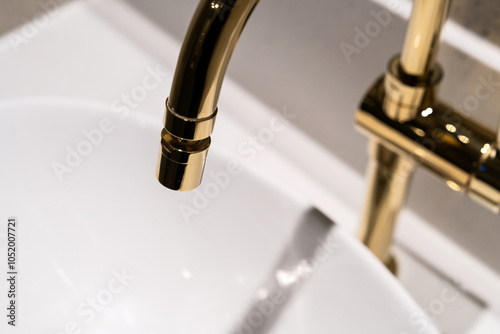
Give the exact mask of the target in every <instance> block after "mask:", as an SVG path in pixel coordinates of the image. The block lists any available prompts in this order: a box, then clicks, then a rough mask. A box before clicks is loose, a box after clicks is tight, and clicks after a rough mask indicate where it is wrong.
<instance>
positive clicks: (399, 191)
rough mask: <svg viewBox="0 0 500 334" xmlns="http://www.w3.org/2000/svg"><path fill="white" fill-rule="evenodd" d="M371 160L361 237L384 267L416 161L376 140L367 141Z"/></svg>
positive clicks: (390, 257)
mask: <svg viewBox="0 0 500 334" xmlns="http://www.w3.org/2000/svg"><path fill="white" fill-rule="evenodd" d="M369 152H370V157H371V163H370V167H369V174H368V182H369V187H368V193H367V199H366V202H365V208H364V212H363V217H362V224H361V230H360V235H359V237H360V239H361V240H362V241H363V243H364V244H365V245H366V246H367V247H368V248H369V249H370V250H371V251H372V252H373V253H374V254H375V255H376V256H377V257H378V258H379V259H380V260H381V261H382V262H384V263H385V264H386V265H387V266H389V265H390V264H391V263H392V265H393V267H394V270H395V263H394V259H393V257H392V256H391V253H390V247H389V246H390V245H391V243H392V235H393V232H394V228H395V224H396V221H397V216H398V214H399V211H400V210H401V208H402V206H403V204H404V202H405V199H406V193H407V191H408V187H409V184H410V178H411V176H412V174H413V171H414V169H415V161H414V160H413V159H411V158H410V157H405V156H404V155H400V154H397V153H394V152H393V151H392V150H390V149H388V148H387V147H385V146H384V145H382V144H380V143H379V142H376V141H372V142H371V143H370V148H369Z"/></svg>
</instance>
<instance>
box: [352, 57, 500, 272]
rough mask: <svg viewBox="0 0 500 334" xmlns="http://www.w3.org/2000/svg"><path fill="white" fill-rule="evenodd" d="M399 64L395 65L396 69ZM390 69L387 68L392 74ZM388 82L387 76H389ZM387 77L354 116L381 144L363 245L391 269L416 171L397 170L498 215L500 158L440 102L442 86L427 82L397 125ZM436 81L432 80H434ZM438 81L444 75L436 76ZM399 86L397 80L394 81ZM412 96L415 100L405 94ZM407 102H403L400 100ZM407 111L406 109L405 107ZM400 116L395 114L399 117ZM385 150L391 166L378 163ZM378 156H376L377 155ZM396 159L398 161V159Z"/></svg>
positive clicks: (489, 137) (487, 138) (485, 138)
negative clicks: (421, 173) (421, 175)
mask: <svg viewBox="0 0 500 334" xmlns="http://www.w3.org/2000/svg"><path fill="white" fill-rule="evenodd" d="M395 62H397V60H392V61H391V63H392V64H394V63H395ZM390 68H391V66H389V71H390ZM386 77H387V76H386ZM386 77H382V78H380V79H379V80H377V81H376V83H375V84H374V85H373V86H372V87H371V89H370V90H369V91H368V93H367V95H366V96H365V98H364V99H363V101H362V103H361V105H360V108H359V109H358V111H357V112H356V115H355V123H356V125H357V127H358V128H359V129H360V130H361V131H362V132H364V133H366V134H367V135H368V136H369V137H370V138H371V140H372V141H374V142H376V143H377V146H375V148H376V150H375V151H372V152H371V154H372V163H371V164H372V167H371V168H370V171H369V182H370V184H369V191H368V194H367V199H366V204H365V211H364V214H363V220H362V224H361V235H360V236H361V239H362V240H363V242H364V243H365V244H366V245H367V247H368V248H370V250H372V251H373V252H374V253H375V255H377V256H378V257H379V258H380V259H381V260H382V261H383V262H384V263H385V264H386V265H387V266H389V265H391V261H392V260H391V254H390V247H391V239H392V234H393V231H394V226H395V224H396V220H397V215H398V212H399V210H400V208H401V207H402V204H403V203H404V201H405V198H406V192H407V189H408V187H409V180H410V177H411V173H412V171H413V170H412V169H411V168H409V167H407V168H399V170H398V169H397V168H395V167H394V166H397V164H396V163H395V161H398V159H402V161H404V162H405V163H406V166H413V165H414V166H415V167H416V166H422V167H424V168H425V169H427V170H429V171H430V172H432V174H433V175H436V176H438V177H439V178H441V179H443V180H444V181H445V182H446V184H447V185H448V186H449V187H450V188H451V189H452V190H454V191H461V192H464V193H467V194H469V195H470V196H471V197H472V198H474V199H476V200H479V201H480V202H481V203H483V204H485V205H486V206H487V207H489V208H491V209H493V210H495V211H497V212H498V210H499V207H500V153H499V151H498V146H497V139H496V134H495V132H494V131H493V130H491V129H489V128H488V127H486V126H484V125H482V124H480V123H478V122H476V121H474V120H472V119H470V118H468V117H466V116H465V115H464V114H462V113H461V112H460V111H457V110H455V109H454V108H453V107H451V106H449V105H447V104H445V103H443V102H441V101H439V100H438V99H437V98H436V94H435V90H436V85H437V84H438V83H439V80H429V81H427V84H426V86H425V90H428V92H423V93H422V94H421V95H420V96H427V97H426V98H421V99H420V100H419V101H420V106H418V108H417V110H418V113H417V114H416V115H415V117H414V118H412V119H408V120H406V121H401V120H399V119H397V118H396V119H394V118H393V117H391V116H392V115H394V111H393V110H391V113H392V114H391V115H388V113H387V110H386V108H387V106H390V108H396V109H397V104H395V103H388V101H387V100H388V99H390V98H391V97H388V96H387V92H386V87H387V85H386V82H387V81H386ZM431 77H432V75H431ZM437 77H438V78H440V77H441V75H439V76H437ZM394 78H395V79H394V80H398V76H397V75H396V76H394ZM406 92H408V94H414V92H412V91H411V90H406ZM401 100H404V97H403V98H401ZM401 108H403V109H405V111H404V112H406V110H407V107H406V105H403V104H401ZM398 113H399V111H396V113H395V114H398ZM381 148H384V149H383V150H384V151H387V152H391V153H390V154H389V153H386V155H389V156H391V155H392V156H393V157H392V159H393V160H387V161H389V162H392V164H391V163H388V162H385V163H384V164H382V163H381V161H383V160H382V159H381V158H380V152H381ZM374 152H375V153H374ZM396 157H398V158H396Z"/></svg>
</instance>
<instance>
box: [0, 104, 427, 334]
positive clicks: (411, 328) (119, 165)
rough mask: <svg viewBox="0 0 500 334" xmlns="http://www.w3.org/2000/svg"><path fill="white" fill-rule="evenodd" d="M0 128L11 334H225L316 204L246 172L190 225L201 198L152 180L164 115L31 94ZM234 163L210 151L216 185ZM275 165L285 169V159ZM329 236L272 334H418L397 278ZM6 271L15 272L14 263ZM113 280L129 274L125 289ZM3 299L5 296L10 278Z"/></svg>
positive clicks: (341, 238) (10, 109)
mask: <svg viewBox="0 0 500 334" xmlns="http://www.w3.org/2000/svg"><path fill="white" fill-rule="evenodd" d="M103 119H109V123H110V124H112V126H113V131H112V132H110V133H108V134H105V135H103V137H102V139H101V141H100V142H99V144H98V145H96V146H95V147H94V149H93V150H92V152H91V153H90V154H88V156H86V157H84V159H83V161H82V162H81V164H79V165H78V166H76V167H74V170H73V171H72V172H71V173H70V174H65V175H64V179H63V182H59V180H58V178H57V177H56V175H55V173H54V171H53V169H52V167H51V165H52V164H53V162H54V161H58V162H64V159H65V156H66V154H67V151H68V150H67V146H68V145H69V146H70V147H78V145H79V144H78V143H80V142H81V141H82V140H85V136H84V135H82V131H83V130H88V131H90V130H91V129H94V128H96V125H97V124H100V123H101V122H102V120H103ZM0 124H1V126H0V128H1V130H2V131H0V136H1V138H0V140H1V141H2V142H3V143H8V145H3V146H2V151H1V154H2V155H3V156H6V157H9V160H8V163H7V164H4V165H2V169H1V173H0V182H1V184H2V185H3V187H2V188H3V191H1V192H0V203H2V209H1V212H0V215H1V216H2V217H6V216H16V217H17V218H18V221H19V225H18V235H19V238H18V240H19V248H18V272H19V283H18V291H19V297H18V305H19V308H18V316H19V318H18V327H17V328H16V329H12V328H11V327H8V326H6V325H5V323H3V324H2V325H1V326H3V327H4V328H7V332H8V333H14V332H20V333H33V332H35V331H37V332H43V333H53V332H60V331H62V330H64V328H65V327H66V326H70V327H71V328H78V329H81V330H82V331H83V332H85V333H104V332H106V333H137V332H138V331H139V332H141V333H165V332H174V333H190V334H192V333H207V332H209V333H228V332H229V331H230V330H231V329H232V328H233V327H234V326H235V324H237V323H238V321H239V319H240V318H241V317H242V316H244V314H245V311H246V309H247V308H248V306H249V305H251V303H252V302H253V301H254V300H255V296H256V295H257V294H258V292H259V291H260V290H259V288H260V286H261V284H262V282H264V281H265V279H266V278H267V277H269V276H270V275H271V276H273V271H274V270H275V269H276V268H275V265H276V263H277V261H278V259H279V258H280V256H283V254H282V251H283V250H284V249H287V250H290V247H288V248H286V245H287V243H288V242H289V240H290V238H291V235H292V234H293V232H294V230H295V229H297V228H298V224H299V223H300V222H301V219H302V216H303V215H304V213H305V212H306V210H307V209H308V207H309V203H308V201H307V200H304V199H303V198H302V197H301V196H298V195H296V194H294V192H293V191H292V190H293V189H288V187H286V186H283V185H278V184H274V182H273V181H272V180H270V179H268V178H267V177H266V176H265V174H264V173H263V171H262V170H260V171H259V170H255V169H254V168H251V167H248V166H247V167H245V168H244V170H243V171H242V172H241V174H239V175H237V176H234V177H233V178H231V180H230V182H229V185H227V186H226V187H224V188H223V189H220V192H219V193H218V195H217V196H214V198H212V199H210V200H209V205H207V206H206V207H205V208H203V209H200V210H203V212H202V214H200V215H197V216H196V217H195V218H194V219H192V220H191V221H190V222H189V223H187V222H186V221H184V220H183V219H182V216H180V215H179V206H180V205H182V204H187V205H190V204H191V203H193V202H192V201H193V198H194V197H196V196H199V193H197V192H188V193H177V192H172V191H168V190H166V189H165V188H163V187H162V186H161V185H159V184H158V182H157V181H156V179H155V177H154V165H155V161H156V154H157V148H158V143H159V136H158V134H159V131H160V128H161V123H159V122H158V121H157V120H156V119H154V118H152V117H149V116H144V115H133V116H131V117H129V118H127V119H120V118H119V116H118V115H116V114H115V113H113V112H111V111H110V110H109V108H108V107H107V106H106V105H104V106H103V105H102V104H100V103H95V102H92V101H85V100H83V101H82V100H77V99H61V98H26V99H22V100H10V101H3V102H2V104H1V105H0ZM227 126H228V127H229V128H232V129H239V130H240V131H241V132H244V130H243V129H242V128H240V127H239V126H238V124H233V123H231V122H228V124H227ZM224 129H225V127H223V128H222V129H221V131H223V132H224ZM230 158H234V157H231V156H230V155H229V156H228V154H224V153H223V152H220V151H219V150H218V149H217V148H214V149H213V150H212V152H211V163H210V164H209V165H208V166H207V170H206V175H210V174H211V173H217V172H220V171H221V170H224V169H225V166H226V163H227V162H228V160H229V159H230ZM273 167H275V168H280V169H283V170H286V162H281V163H279V162H278V161H276V164H275V165H273ZM202 189H203V187H202ZM197 194H198V195H197ZM2 228H3V230H2V233H6V231H5V225H4V226H3V227H2ZM305 231H306V232H307V228H306V230H305ZM330 233H331V235H330V236H328V235H324V236H323V237H324V238H328V239H329V242H331V243H332V244H334V245H335V247H334V251H333V252H331V253H329V256H326V257H325V256H324V255H323V256H321V261H319V265H318V269H317V270H316V271H314V272H313V273H312V274H311V276H310V277H309V278H307V279H304V281H303V283H302V284H301V286H300V289H298V290H297V291H296V295H295V296H294V298H293V299H291V300H290V301H288V300H287V301H286V303H287V304H288V303H290V305H289V306H288V307H287V308H286V309H285V311H284V312H283V314H282V317H280V318H279V319H278V320H277V322H276V328H275V331H274V332H275V333H290V332H291V331H293V332H298V331H297V328H300V331H299V332H301V333H310V332H314V333H331V331H332V330H333V331H339V332H342V333H366V332H370V333H393V332H394V333H399V332H401V331H407V332H408V333H422V332H423V331H421V327H419V326H416V325H415V324H414V323H411V322H408V319H409V317H411V316H414V315H415V314H418V312H419V311H418V310H419V309H418V307H416V305H415V303H414V302H413V301H412V300H411V298H409V297H408V295H407V294H406V292H405V291H404V290H403V289H402V288H401V286H400V285H399V283H398V282H397V281H396V280H395V279H394V277H392V275H390V274H389V273H388V272H387V271H386V270H385V268H383V267H382V266H381V265H380V263H379V262H378V261H377V260H376V259H375V258H373V257H372V255H371V254H369V253H368V251H367V250H366V249H365V248H364V247H363V246H362V245H360V244H359V243H358V242H357V241H355V240H354V239H352V237H351V236H349V235H346V234H345V233H344V232H342V231H341V230H340V229H339V228H338V227H334V228H333V229H332V230H331V232H330ZM4 246H5V245H4ZM298 247H299V248H300V245H298ZM292 250H294V249H292ZM299 251H300V249H299ZM318 259H319V258H318ZM297 260H300V258H298V259H297ZM0 262H1V263H2V266H1V267H3V268H5V267H6V262H5V258H4V257H2V259H1V260H0ZM299 262H300V261H299ZM283 269H287V268H283ZM117 272H119V273H125V275H126V276H130V277H131V278H130V279H128V280H126V283H123V282H121V281H119V280H116V277H117V274H116V273H117ZM0 289H1V291H6V289H7V286H6V284H5V282H4V281H2V284H0ZM118 290H119V291H118ZM107 291H108V292H107ZM109 291H112V293H111V294H110V293H109ZM115 291H117V292H115ZM89 298H90V299H89ZM92 298H94V302H95V300H97V306H96V307H95V310H96V311H92V306H91V305H92V304H91V303H92ZM359 319H363V321H358V320H359ZM418 319H423V317H422V316H419V317H418ZM73 323H74V325H73ZM68 324H69V325H68ZM73 326H76V327H73ZM424 332H425V333H435V331H433V330H432V328H431V327H429V328H426V331H424Z"/></svg>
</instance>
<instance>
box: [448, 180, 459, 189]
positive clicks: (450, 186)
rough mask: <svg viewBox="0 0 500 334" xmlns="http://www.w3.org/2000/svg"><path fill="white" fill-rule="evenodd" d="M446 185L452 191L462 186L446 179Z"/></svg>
mask: <svg viewBox="0 0 500 334" xmlns="http://www.w3.org/2000/svg"><path fill="white" fill-rule="evenodd" d="M446 185H447V186H448V187H449V188H450V189H451V190H453V191H460V190H461V189H462V188H460V186H459V185H458V184H456V183H455V182H453V181H446Z"/></svg>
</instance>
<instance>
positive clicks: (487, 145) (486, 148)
mask: <svg viewBox="0 0 500 334" xmlns="http://www.w3.org/2000/svg"><path fill="white" fill-rule="evenodd" d="M490 148H491V145H490V144H488V143H486V144H484V146H483V147H482V148H481V153H483V154H486V153H488V151H489V150H490Z"/></svg>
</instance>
